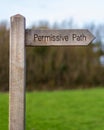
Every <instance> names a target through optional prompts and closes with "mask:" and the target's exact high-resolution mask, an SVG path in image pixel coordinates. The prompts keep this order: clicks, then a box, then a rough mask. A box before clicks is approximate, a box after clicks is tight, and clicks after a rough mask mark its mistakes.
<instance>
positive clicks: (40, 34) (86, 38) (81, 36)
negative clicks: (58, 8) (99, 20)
mask: <svg viewBox="0 0 104 130" xmlns="http://www.w3.org/2000/svg"><path fill="white" fill-rule="evenodd" d="M25 33H26V41H25V42H26V46H70V45H73V46H74V45H82V46H83V45H88V44H89V43H90V42H91V41H92V40H93V39H94V36H93V35H92V34H91V33H90V32H89V31H88V30H87V29H82V30H81V29H79V30H78V29H72V30H70V29H69V30H29V29H27V30H26V32H25Z"/></svg>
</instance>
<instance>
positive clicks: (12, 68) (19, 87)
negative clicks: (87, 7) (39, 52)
mask: <svg viewBox="0 0 104 130" xmlns="http://www.w3.org/2000/svg"><path fill="white" fill-rule="evenodd" d="M93 40H94V36H93V35H92V34H91V33H90V32H89V31H88V30H86V29H84V30H70V29H69V30H29V29H25V18H24V17H23V16H22V15H19V14H18V15H15V16H12V17H11V24H10V59H9V93H10V94H9V130H25V88H26V80H25V79H26V78H25V76H26V74H25V71H26V63H25V62H26V59H25V47H26V46H70V45H73V46H74V45H75V46H76V45H82V46H83V45H88V44H89V43H90V42H91V41H93Z"/></svg>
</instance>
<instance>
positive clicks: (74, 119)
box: [0, 89, 104, 130]
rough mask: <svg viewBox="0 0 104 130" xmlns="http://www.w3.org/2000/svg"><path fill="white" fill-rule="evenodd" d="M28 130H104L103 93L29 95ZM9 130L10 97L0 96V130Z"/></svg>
mask: <svg viewBox="0 0 104 130" xmlns="http://www.w3.org/2000/svg"><path fill="white" fill-rule="evenodd" d="M26 102H27V103H26V130H104V89H91V90H74V91H72V90H71V91H55V92H32V93H27V100H26ZM7 129H8V94H1V93H0V130H7Z"/></svg>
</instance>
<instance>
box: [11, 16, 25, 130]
mask: <svg viewBox="0 0 104 130" xmlns="http://www.w3.org/2000/svg"><path fill="white" fill-rule="evenodd" d="M9 60H10V61H9V62H10V63H9V64H10V72H9V74H10V78H9V86H10V87H9V91H10V97H9V130H24V129H25V18H24V17H23V16H21V15H15V16H13V17H11V27H10V59H9Z"/></svg>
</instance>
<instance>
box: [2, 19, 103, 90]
mask: <svg viewBox="0 0 104 130" xmlns="http://www.w3.org/2000/svg"><path fill="white" fill-rule="evenodd" d="M31 28H34V29H35V28H40V29H41V28H42V29H49V28H51V29H52V28H54V29H59V28H69V29H70V28H74V22H73V21H72V20H70V21H69V22H67V21H63V22H62V23H61V24H58V23H55V24H54V25H53V26H50V25H49V23H48V22H46V21H41V22H40V23H39V24H38V25H37V24H36V25H32V26H31ZM83 28H87V29H89V30H90V31H91V32H92V33H93V34H94V35H95V36H96V40H95V42H94V43H93V44H90V45H88V46H86V47H79V46H76V47H75V46H74V47H34V48H30V47H29V48H26V64H27V67H26V69H27V70H26V72H27V80H26V82H27V87H26V88H27V90H34V89H35V90H54V89H74V88H86V87H92V86H99V85H102V86H104V44H103V41H104V39H103V34H104V26H103V25H94V24H86V25H85V26H84V27H83ZM8 77H9V29H8V26H7V24H6V23H5V22H2V23H0V91H7V90H8V89H9V88H8V86H9V85H8V80H9V79H8Z"/></svg>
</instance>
